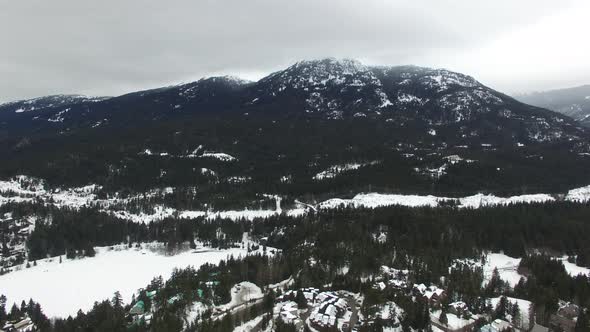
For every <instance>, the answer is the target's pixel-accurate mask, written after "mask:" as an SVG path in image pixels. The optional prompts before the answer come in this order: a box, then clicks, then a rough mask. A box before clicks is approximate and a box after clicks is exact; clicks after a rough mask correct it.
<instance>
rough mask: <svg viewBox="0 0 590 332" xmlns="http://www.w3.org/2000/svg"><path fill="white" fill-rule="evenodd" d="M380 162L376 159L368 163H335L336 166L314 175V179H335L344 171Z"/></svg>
mask: <svg viewBox="0 0 590 332" xmlns="http://www.w3.org/2000/svg"><path fill="white" fill-rule="evenodd" d="M378 163H379V161H376V160H374V161H371V162H367V163H347V164H342V165H334V166H331V167H330V168H328V169H326V170H324V171H321V172H319V173H318V174H316V175H314V176H313V179H314V180H316V181H321V180H326V179H333V178H335V177H336V176H338V175H340V174H342V173H344V172H349V171H353V170H357V169H359V168H361V167H365V166H370V165H376V164H378Z"/></svg>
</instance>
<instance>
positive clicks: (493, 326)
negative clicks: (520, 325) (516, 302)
mask: <svg viewBox="0 0 590 332" xmlns="http://www.w3.org/2000/svg"><path fill="white" fill-rule="evenodd" d="M508 330H512V331H513V330H514V326H512V324H510V323H509V322H507V321H505V320H502V319H496V320H494V321H493V322H491V323H490V324H487V325H484V326H482V327H481V329H480V331H481V332H502V331H508Z"/></svg>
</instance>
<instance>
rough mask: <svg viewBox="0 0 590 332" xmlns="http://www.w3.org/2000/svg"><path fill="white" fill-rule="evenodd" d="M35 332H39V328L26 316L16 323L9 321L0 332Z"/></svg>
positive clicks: (15, 321)
mask: <svg viewBox="0 0 590 332" xmlns="http://www.w3.org/2000/svg"><path fill="white" fill-rule="evenodd" d="M35 331H38V329H37V326H35V324H34V323H33V321H32V320H31V319H30V318H29V317H27V316H25V317H23V318H21V319H17V320H14V321H8V322H6V324H4V326H3V327H2V328H1V329H0V332H35Z"/></svg>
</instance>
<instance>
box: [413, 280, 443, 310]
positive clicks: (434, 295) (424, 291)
mask: <svg viewBox="0 0 590 332" xmlns="http://www.w3.org/2000/svg"><path fill="white" fill-rule="evenodd" d="M413 292H414V295H415V296H422V297H424V298H425V299H426V300H427V301H428V303H429V304H430V306H432V307H435V308H436V307H438V306H439V305H440V302H441V301H442V300H443V299H444V298H446V292H445V290H444V289H442V288H438V287H436V286H429V287H426V285H424V284H420V285H417V284H414V288H413Z"/></svg>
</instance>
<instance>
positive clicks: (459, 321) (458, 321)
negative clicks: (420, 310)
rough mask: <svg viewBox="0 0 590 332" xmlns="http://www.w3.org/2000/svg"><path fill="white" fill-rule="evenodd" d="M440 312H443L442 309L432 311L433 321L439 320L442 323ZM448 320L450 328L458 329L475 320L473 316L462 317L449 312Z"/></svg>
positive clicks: (431, 317)
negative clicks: (468, 317)
mask: <svg viewBox="0 0 590 332" xmlns="http://www.w3.org/2000/svg"><path fill="white" fill-rule="evenodd" d="M440 313H441V311H440V310H435V311H432V312H431V313H430V320H431V321H433V322H437V323H438V324H441V323H440V322H439V317H440ZM447 321H448V323H447V326H448V327H449V329H450V330H458V329H461V328H463V327H465V326H467V325H469V324H473V322H474V321H475V320H474V319H473V318H470V319H465V318H460V317H457V315H455V314H451V313H447ZM441 325H442V324H441Z"/></svg>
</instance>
